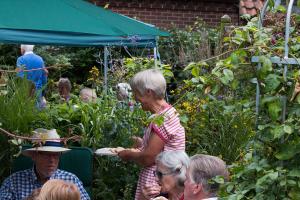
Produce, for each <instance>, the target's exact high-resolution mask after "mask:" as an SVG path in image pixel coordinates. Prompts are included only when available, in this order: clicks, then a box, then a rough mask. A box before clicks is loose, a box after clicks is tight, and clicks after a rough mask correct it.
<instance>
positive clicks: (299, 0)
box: [297, 0, 300, 8]
mask: <svg viewBox="0 0 300 200" xmlns="http://www.w3.org/2000/svg"><path fill="white" fill-rule="evenodd" d="M297 7H299V8H300V0H297Z"/></svg>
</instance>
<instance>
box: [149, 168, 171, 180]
mask: <svg viewBox="0 0 300 200" xmlns="http://www.w3.org/2000/svg"><path fill="white" fill-rule="evenodd" d="M170 174H174V172H168V173H162V172H160V171H158V170H156V171H153V175H154V176H156V177H157V178H158V179H162V177H163V176H167V175H170Z"/></svg>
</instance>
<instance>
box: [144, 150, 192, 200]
mask: <svg viewBox="0 0 300 200" xmlns="http://www.w3.org/2000/svg"><path fill="white" fill-rule="evenodd" d="M188 165H189V157H188V155H187V154H186V153H185V152H184V151H165V152H162V153H160V154H159V155H158V156H157V157H156V166H157V169H156V171H155V172H154V175H155V176H156V179H157V181H158V183H159V185H160V188H154V187H147V186H146V187H144V189H143V194H144V195H145V196H147V197H153V196H159V195H158V194H161V195H164V196H165V197H167V198H168V199H169V200H180V199H182V198H183V191H184V182H185V179H186V171H187V168H188Z"/></svg>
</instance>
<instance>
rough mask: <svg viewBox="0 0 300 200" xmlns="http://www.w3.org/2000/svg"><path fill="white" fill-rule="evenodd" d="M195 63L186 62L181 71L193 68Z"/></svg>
mask: <svg viewBox="0 0 300 200" xmlns="http://www.w3.org/2000/svg"><path fill="white" fill-rule="evenodd" d="M195 65H196V63H194V62H191V63H189V64H188V66H186V67H185V68H184V70H183V71H186V70H190V69H193V68H194V67H195Z"/></svg>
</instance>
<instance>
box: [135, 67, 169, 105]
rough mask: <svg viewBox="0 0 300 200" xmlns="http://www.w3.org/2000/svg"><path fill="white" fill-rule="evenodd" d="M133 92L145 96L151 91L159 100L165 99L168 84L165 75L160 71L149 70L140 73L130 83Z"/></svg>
mask: <svg viewBox="0 0 300 200" xmlns="http://www.w3.org/2000/svg"><path fill="white" fill-rule="evenodd" d="M130 86H131V88H132V90H133V92H139V93H140V94H141V95H144V94H145V92H146V91H147V90H148V89H150V90H152V91H153V92H154V93H155V94H156V96H157V97H158V98H161V99H163V98H164V97H165V93H166V88H167V83H166V79H165V78H164V76H163V74H162V73H161V71H160V70H158V69H147V70H144V71H141V72H138V73H137V74H136V75H135V76H134V77H133V78H132V79H131V81H130Z"/></svg>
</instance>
